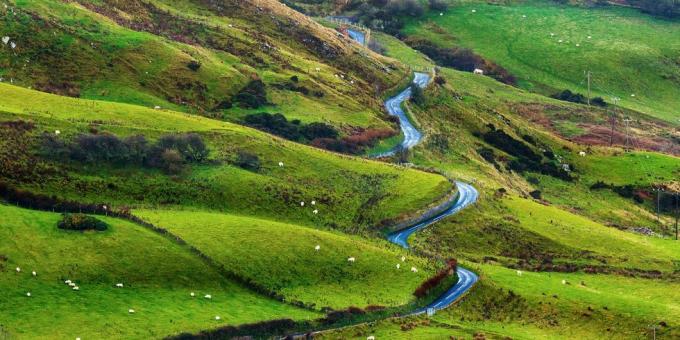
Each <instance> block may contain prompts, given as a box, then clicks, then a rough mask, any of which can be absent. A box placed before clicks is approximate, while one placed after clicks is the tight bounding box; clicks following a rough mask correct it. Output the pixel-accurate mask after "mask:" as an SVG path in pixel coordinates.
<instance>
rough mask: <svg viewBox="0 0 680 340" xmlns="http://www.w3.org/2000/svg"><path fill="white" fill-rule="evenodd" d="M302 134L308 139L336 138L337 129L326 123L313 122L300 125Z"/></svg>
mask: <svg viewBox="0 0 680 340" xmlns="http://www.w3.org/2000/svg"><path fill="white" fill-rule="evenodd" d="M301 130H302V135H303V136H305V138H307V139H308V140H314V139H317V138H333V139H335V138H338V131H337V130H336V129H335V128H334V127H333V126H331V125H328V124H326V123H319V122H314V123H310V124H307V125H304V126H303V127H302V129H301Z"/></svg>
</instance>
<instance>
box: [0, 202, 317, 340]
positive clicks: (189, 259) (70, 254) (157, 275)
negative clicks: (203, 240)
mask: <svg viewBox="0 0 680 340" xmlns="http://www.w3.org/2000/svg"><path fill="white" fill-rule="evenodd" d="M0 214H1V215H2V217H3V218H2V222H0V226H1V228H0V236H1V237H0V239H1V240H2V241H1V242H0V254H3V256H4V257H3V261H2V262H0V268H2V271H0V287H1V288H2V289H0V290H1V291H2V292H1V293H0V297H1V298H0V310H2V311H3V313H1V314H0V324H2V325H3V328H2V331H3V334H5V335H9V336H10V337H17V338H76V337H81V338H127V339H145V338H149V337H152V338H159V337H164V336H166V335H170V334H179V333H181V332H186V331H194V332H195V331H199V330H202V329H205V328H214V327H218V326H222V325H238V324H242V323H250V322H256V321H262V320H267V319H278V318H283V317H292V318H294V319H298V320H300V319H313V318H316V317H318V316H319V314H318V313H314V312H311V311H308V310H304V309H300V308H296V307H293V306H290V305H287V304H284V303H281V302H278V301H276V300H273V299H270V298H266V297H263V296H261V295H258V294H256V293H254V292H252V291H250V290H248V289H246V288H244V287H242V286H241V285H239V284H237V283H235V282H233V281H230V280H228V279H226V278H224V277H222V276H221V274H220V272H219V271H218V270H216V269H215V268H213V267H211V266H209V265H207V264H206V263H205V262H203V261H202V260H201V259H200V258H199V257H197V256H196V255H195V254H193V253H192V252H190V251H189V249H188V248H187V247H185V246H180V245H178V244H176V243H175V242H173V241H171V240H170V239H169V238H165V237H163V236H161V235H159V234H156V233H154V232H152V231H150V230H148V229H145V228H144V227H141V226H139V225H135V224H132V223H130V222H126V221H121V220H118V219H113V218H104V217H102V220H103V221H104V222H106V223H107V224H109V228H108V229H107V230H106V231H104V232H86V233H80V232H74V231H64V230H60V229H57V222H58V221H59V219H60V214H56V213H49V212H37V211H31V210H26V209H21V208H16V207H12V206H7V205H4V204H3V205H0ZM16 267H19V268H21V272H20V273H17V272H16V271H15V270H14V269H15V268H16ZM32 271H35V272H36V273H37V276H35V277H34V276H32V274H31V272H32ZM69 279H70V280H72V281H74V282H76V283H77V285H78V287H79V288H80V290H78V291H73V290H72V289H71V287H69V286H68V285H66V284H64V280H69ZM117 283H123V284H124V287H123V288H116V286H115V285H116V284H117ZM191 292H195V294H196V296H195V297H191V296H190V293H191ZM27 293H31V296H30V297H28V296H26V294H27ZM206 294H210V295H212V299H205V298H204V297H203V296H204V295H206ZM129 309H134V311H135V312H134V313H129V312H128V310H129ZM215 316H220V318H221V319H220V320H215ZM56 325H58V326H56Z"/></svg>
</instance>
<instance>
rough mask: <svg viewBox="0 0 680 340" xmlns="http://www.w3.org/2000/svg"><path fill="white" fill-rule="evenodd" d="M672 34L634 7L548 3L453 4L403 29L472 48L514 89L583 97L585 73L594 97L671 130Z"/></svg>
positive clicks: (676, 43) (675, 72)
mask: <svg viewBox="0 0 680 340" xmlns="http://www.w3.org/2000/svg"><path fill="white" fill-rule="evenodd" d="M473 10H474V12H473ZM679 32H680V25H679V24H678V22H677V21H672V20H661V19H655V18H653V17H651V16H648V15H646V14H643V13H640V12H639V11H637V10H634V9H626V8H620V7H606V8H588V9H585V8H578V7H570V6H559V5H555V4H554V3H553V2H549V1H525V2H520V3H516V4H512V5H502V6H496V5H491V4H485V3H481V2H476V1H473V2H464V3H456V4H455V5H454V6H453V7H452V8H451V9H450V10H449V11H447V12H446V13H445V14H444V15H443V16H439V15H438V13H436V14H435V13H432V14H431V15H429V16H428V17H426V18H424V19H422V20H418V21H412V22H411V23H410V24H408V25H407V27H406V28H405V29H404V33H405V34H407V35H410V36H417V37H423V38H427V39H429V40H431V41H433V42H435V43H437V44H439V45H441V46H445V47H450V46H451V45H452V44H454V45H458V46H463V47H468V48H471V49H473V50H474V51H475V52H477V53H480V54H481V55H483V56H484V57H485V58H488V59H491V60H493V61H494V62H496V63H498V64H500V65H502V66H503V67H505V68H507V69H508V70H510V72H511V73H512V74H514V75H516V76H517V77H518V78H519V79H520V85H521V87H523V88H525V89H530V90H534V91H537V92H539V93H543V94H554V93H557V92H559V91H561V90H563V89H571V90H572V91H577V92H580V93H586V90H587V86H586V84H587V82H586V81H585V76H584V71H592V72H593V84H594V96H602V97H604V98H605V99H606V100H607V101H608V102H611V97H613V96H616V97H619V98H621V102H620V103H619V104H620V105H622V106H623V107H626V108H630V109H634V110H637V111H641V112H644V113H646V114H648V115H651V116H653V117H657V118H659V119H662V120H665V121H667V122H669V123H671V124H674V125H676V126H677V124H678V123H679V122H678V114H677V112H678V109H680V107H679V106H678V105H679V104H678V101H677V98H678V96H680V92H678V88H680V87H679V86H678V84H680V83H679V81H680V67H679V66H678V60H677V55H678V50H679V49H680V40H679V39H678V37H679V36H680V34H678V33H679ZM551 34H552V35H551ZM589 37H590V38H589Z"/></svg>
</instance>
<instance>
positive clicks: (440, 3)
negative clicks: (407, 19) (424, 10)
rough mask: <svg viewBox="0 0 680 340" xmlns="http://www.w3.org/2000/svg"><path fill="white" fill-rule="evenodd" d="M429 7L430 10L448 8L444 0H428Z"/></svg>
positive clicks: (441, 10) (444, 9)
mask: <svg viewBox="0 0 680 340" xmlns="http://www.w3.org/2000/svg"><path fill="white" fill-rule="evenodd" d="M429 5H430V6H429V7H430V10H432V11H440V12H443V11H446V10H447V9H449V3H448V2H446V0H429Z"/></svg>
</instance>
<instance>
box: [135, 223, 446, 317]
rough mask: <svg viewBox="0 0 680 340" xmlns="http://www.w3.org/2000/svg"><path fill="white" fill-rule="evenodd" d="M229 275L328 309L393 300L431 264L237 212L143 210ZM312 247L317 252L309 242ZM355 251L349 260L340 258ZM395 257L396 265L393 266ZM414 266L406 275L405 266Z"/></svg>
mask: <svg viewBox="0 0 680 340" xmlns="http://www.w3.org/2000/svg"><path fill="white" fill-rule="evenodd" d="M135 213H136V214H138V215H139V216H140V217H142V218H144V219H145V220H147V221H149V222H151V223H153V224H155V225H157V226H160V227H163V228H166V229H168V230H169V231H170V232H172V233H173V234H175V235H178V236H180V237H182V238H183V239H184V240H186V241H187V242H188V243H189V244H191V245H193V246H195V247H197V248H198V249H200V250H201V251H203V252H204V253H206V254H207V255H208V256H210V257H211V258H213V259H215V260H216V261H218V262H219V263H220V264H222V265H224V267H225V268H226V269H227V270H229V271H232V272H234V273H235V274H236V275H238V276H240V277H243V278H245V279H246V280H248V281H251V282H253V283H255V284H256V285H258V286H260V287H264V288H266V289H267V290H269V291H274V292H276V293H278V294H281V295H283V296H284V297H285V299H286V300H287V301H302V302H304V303H306V304H309V305H313V306H315V308H317V309H319V308H323V307H331V308H334V309H340V308H345V307H349V306H358V307H362V308H363V307H365V306H367V305H381V306H388V307H394V306H400V305H405V304H408V303H409V302H412V300H413V295H412V293H413V291H414V290H415V289H416V287H418V286H419V285H420V283H421V282H422V281H424V280H426V279H427V278H428V277H429V276H431V275H432V273H433V270H434V268H433V265H432V264H431V263H429V262H428V261H425V260H423V259H422V258H417V257H411V256H409V258H408V260H407V261H406V262H404V263H402V262H401V259H400V258H401V256H403V255H406V252H404V251H403V250H400V249H398V248H397V247H394V246H391V245H388V244H387V243H386V242H379V243H375V244H374V243H371V242H368V241H366V240H364V239H362V238H359V237H354V236H345V235H342V234H339V233H334V232H327V231H318V230H314V229H311V228H305V227H300V226H295V225H291V224H285V223H280V222H274V221H269V220H263V219H256V218H250V217H244V216H236V215H225V214H218V213H208V212H198V211H170V210H142V211H137V212H135ZM316 245H319V246H320V247H321V248H320V250H318V251H316V250H315V249H314V248H315V246H316ZM349 257H355V258H356V262H355V263H349V262H348V261H347V259H348V258H349ZM397 263H400V264H401V266H402V268H401V269H397V268H396V264H397ZM411 266H415V267H417V268H419V271H418V272H417V273H412V272H411V271H410V270H409V268H411Z"/></svg>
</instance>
